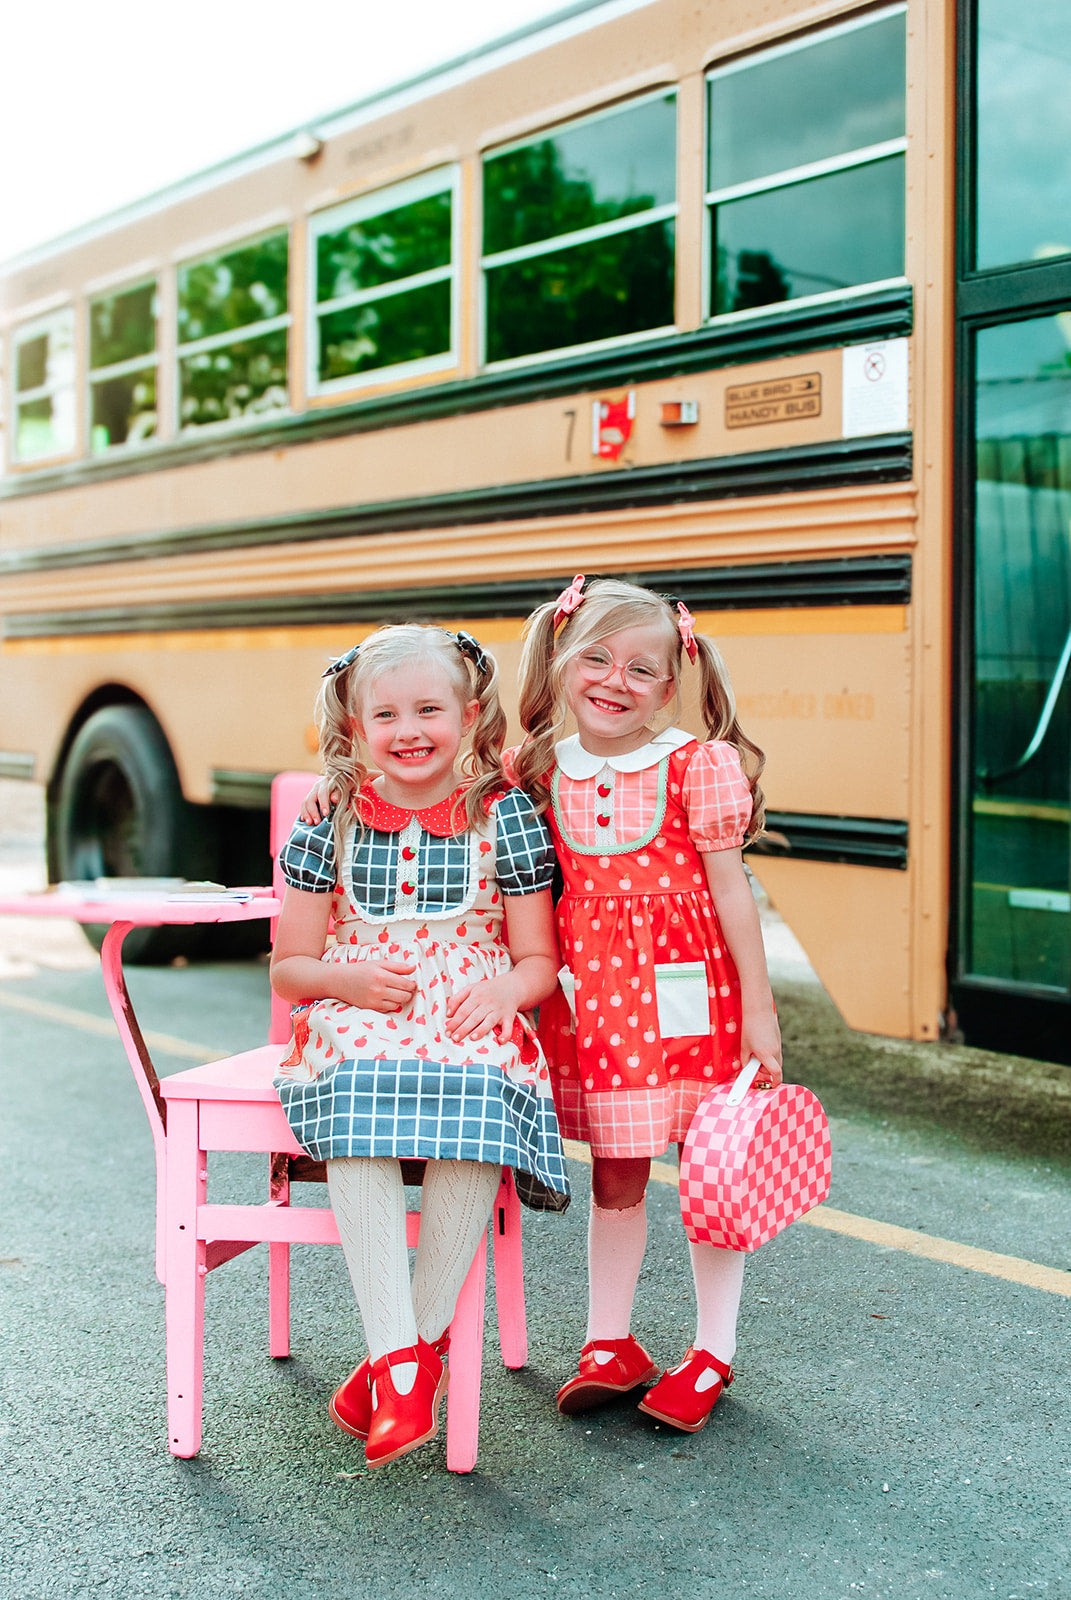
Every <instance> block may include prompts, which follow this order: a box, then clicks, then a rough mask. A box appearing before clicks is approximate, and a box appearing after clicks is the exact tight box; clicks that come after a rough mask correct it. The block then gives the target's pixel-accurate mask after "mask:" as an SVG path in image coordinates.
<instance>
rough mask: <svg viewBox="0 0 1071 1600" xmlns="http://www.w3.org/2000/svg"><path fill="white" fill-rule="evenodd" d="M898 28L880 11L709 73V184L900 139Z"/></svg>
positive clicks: (900, 22) (723, 184) (898, 19)
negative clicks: (859, 23)
mask: <svg viewBox="0 0 1071 1600" xmlns="http://www.w3.org/2000/svg"><path fill="white" fill-rule="evenodd" d="M904 28H905V18H904V16H903V15H902V14H901V15H895V16H887V17H883V18H881V19H880V20H879V21H877V22H874V23H871V24H869V25H868V26H866V27H859V28H851V29H849V30H848V31H847V32H844V33H835V34H833V35H832V36H830V37H827V38H824V39H822V38H820V39H817V40H816V41H815V42H814V43H812V44H807V45H806V46H804V47H802V48H800V49H797V50H787V51H784V52H782V53H781V54H778V55H772V56H767V57H765V58H762V57H760V58H758V59H756V61H755V63H754V65H751V66H748V65H743V66H741V67H740V69H739V70H737V71H733V72H727V73H724V74H717V75H715V76H714V77H713V78H711V80H710V84H709V90H708V92H709V97H710V102H709V113H708V115H709V127H710V181H709V187H710V188H711V189H724V188H728V187H729V185H730V184H735V183H745V182H747V181H748V179H751V178H763V177H766V176H768V175H769V174H770V173H774V172H784V171H788V170H789V169H790V168H792V167H801V166H804V165H805V164H806V163H807V162H810V161H823V160H825V159H826V158H827V157H829V156H843V155H847V154H848V153H849V152H850V151H852V150H862V149H865V148H866V146H868V145H873V144H880V143H882V142H883V141H884V140H885V139H896V138H898V137H899V136H900V135H901V134H902V133H903V131H904V92H905V79H904Z"/></svg>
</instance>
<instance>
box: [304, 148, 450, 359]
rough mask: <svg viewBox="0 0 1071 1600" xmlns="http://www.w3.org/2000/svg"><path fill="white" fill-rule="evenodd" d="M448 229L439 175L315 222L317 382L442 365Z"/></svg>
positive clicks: (444, 182) (444, 183) (446, 193)
mask: <svg viewBox="0 0 1071 1600" xmlns="http://www.w3.org/2000/svg"><path fill="white" fill-rule="evenodd" d="M400 200H404V201H405V202H406V203H404V204H399V203H398V202H399V201H400ZM453 224H454V193H453V176H452V175H444V174H443V173H441V172H440V173H437V174H430V175H428V176H426V177H421V178H418V179H414V180H412V181H411V182H409V183H406V184H404V185H399V186H398V187H396V188H395V189H393V190H389V191H387V192H386V194H379V195H373V196H362V197H361V199H360V200H358V201H356V202H351V203H350V204H348V205H347V206H345V207H340V208H338V209H336V210H335V211H333V212H328V213H327V214H325V215H324V216H323V217H322V218H320V219H319V220H318V221H317V223H316V224H315V225H314V235H315V262H316V316H317V340H318V343H317V354H316V366H315V371H314V378H313V381H314V383H315V384H316V385H319V386H323V385H327V384H331V385H336V386H337V385H341V384H343V383H344V382H345V380H346V379H347V378H353V377H356V376H358V375H363V374H366V373H371V372H375V371H378V370H380V369H387V368H390V369H398V368H403V367H404V368H407V369H409V370H412V369H413V367H414V366H415V364H417V363H425V364H428V365H431V366H443V365H444V364H446V363H447V362H448V361H449V360H450V359H451V349H452V345H453V322H452V319H453V273H454V267H453Z"/></svg>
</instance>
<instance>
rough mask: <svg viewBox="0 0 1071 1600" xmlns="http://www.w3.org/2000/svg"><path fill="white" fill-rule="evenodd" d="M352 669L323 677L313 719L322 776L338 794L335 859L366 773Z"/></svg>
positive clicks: (340, 856) (340, 849) (338, 855)
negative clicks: (355, 723) (358, 736)
mask: <svg viewBox="0 0 1071 1600" xmlns="http://www.w3.org/2000/svg"><path fill="white" fill-rule="evenodd" d="M352 673H353V667H352V666H351V667H350V668H349V669H348V670H347V671H345V672H337V673H333V674H332V675H331V677H329V678H325V679H324V680H323V682H322V683H321V685H320V692H319V694H318V695H317V696H316V709H315V720H316V730H317V733H318V734H319V739H320V760H321V762H322V763H323V770H324V777H325V778H326V779H327V780H328V782H329V783H330V785H331V788H332V789H333V790H337V791H338V793H339V795H340V796H341V798H340V800H339V803H338V805H337V806H336V807H335V811H334V816H333V819H332V832H333V834H334V840H335V859H336V861H341V859H342V837H343V834H344V832H345V829H346V824H347V821H348V819H349V816H350V814H351V812H352V811H353V809H354V801H355V799H356V796H357V793H358V791H359V790H360V787H361V785H362V784H363V783H364V781H365V779H366V777H367V776H368V768H367V767H366V766H365V764H364V762H363V761H362V760H361V756H360V746H359V745H358V743H357V739H356V736H355V734H354V729H353V717H352V713H351V711H350V692H351V684H350V678H351V675H352Z"/></svg>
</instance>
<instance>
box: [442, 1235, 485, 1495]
mask: <svg viewBox="0 0 1071 1600" xmlns="http://www.w3.org/2000/svg"><path fill="white" fill-rule="evenodd" d="M486 1289H487V1235H486V1233H485V1234H483V1235H482V1237H481V1239H480V1242H479V1244H478V1245H477V1246H476V1254H475V1256H474V1257H473V1259H472V1266H471V1267H470V1268H469V1271H468V1276H467V1277H466V1279H465V1282H464V1283H463V1284H462V1286H461V1293H460V1294H459V1295H458V1297H457V1310H456V1312H455V1313H454V1320H453V1322H451V1324H450V1386H449V1388H448V1389H447V1391H446V1465H447V1467H448V1468H449V1470H450V1471H451V1472H471V1471H472V1469H473V1467H474V1466H475V1465H476V1449H477V1445H478V1443H479V1437H480V1378H481V1375H482V1368H483V1305H484V1296H485V1293H486Z"/></svg>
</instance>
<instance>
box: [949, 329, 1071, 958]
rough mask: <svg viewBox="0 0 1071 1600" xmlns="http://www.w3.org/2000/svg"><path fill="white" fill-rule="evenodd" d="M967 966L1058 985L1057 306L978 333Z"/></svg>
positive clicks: (1064, 831) (1066, 925)
mask: <svg viewBox="0 0 1071 1600" xmlns="http://www.w3.org/2000/svg"><path fill="white" fill-rule="evenodd" d="M976 349H977V390H976V411H975V426H976V479H977V481H976V486H975V638H974V646H975V648H974V655H975V670H974V695H973V706H972V734H973V768H974V770H973V783H972V796H971V810H970V817H969V827H970V845H971V887H970V907H969V909H970V936H969V956H968V970H969V971H970V972H972V973H974V974H977V975H979V976H986V977H995V978H999V979H1004V980H1006V981H1010V982H1015V983H1024V984H1030V985H1041V986H1044V987H1048V988H1056V989H1063V990H1066V989H1068V987H1071V540H1069V539H1068V528H1069V527H1071V311H1068V312H1067V313H1064V314H1061V315H1059V316H1056V317H1039V318H1032V319H1030V320H1028V321H1026V322H1016V323H1012V324H1008V325H1005V326H1001V327H996V328H987V329H984V330H982V331H981V332H979V334H978V335H977V346H976Z"/></svg>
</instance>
